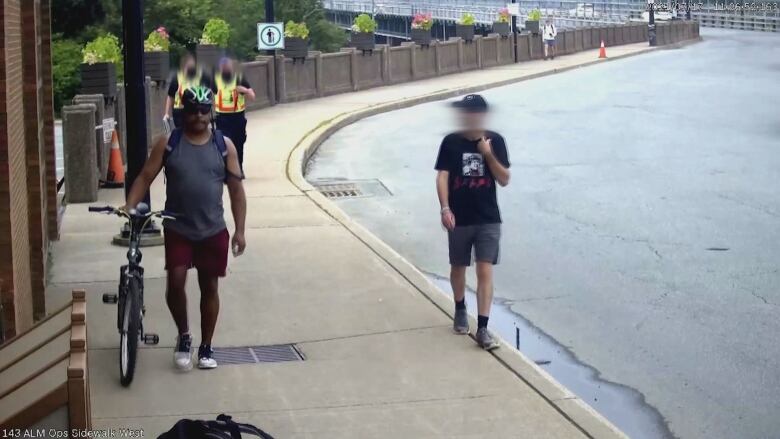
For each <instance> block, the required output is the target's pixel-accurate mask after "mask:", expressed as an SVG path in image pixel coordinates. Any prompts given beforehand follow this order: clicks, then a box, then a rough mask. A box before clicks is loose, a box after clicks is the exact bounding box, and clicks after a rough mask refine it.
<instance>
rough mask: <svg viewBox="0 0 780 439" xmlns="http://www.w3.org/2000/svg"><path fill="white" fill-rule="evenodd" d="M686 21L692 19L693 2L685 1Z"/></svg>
mask: <svg viewBox="0 0 780 439" xmlns="http://www.w3.org/2000/svg"><path fill="white" fill-rule="evenodd" d="M685 19H686V20H690V19H691V0H685Z"/></svg>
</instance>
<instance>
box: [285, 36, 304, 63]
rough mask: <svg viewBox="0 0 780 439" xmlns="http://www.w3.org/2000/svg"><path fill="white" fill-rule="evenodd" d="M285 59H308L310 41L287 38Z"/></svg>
mask: <svg viewBox="0 0 780 439" xmlns="http://www.w3.org/2000/svg"><path fill="white" fill-rule="evenodd" d="M282 53H283V54H284V56H285V58H292V59H294V60H295V59H306V56H307V55H308V54H309V40H306V39H303V38H296V37H287V38H285V39H284V50H282Z"/></svg>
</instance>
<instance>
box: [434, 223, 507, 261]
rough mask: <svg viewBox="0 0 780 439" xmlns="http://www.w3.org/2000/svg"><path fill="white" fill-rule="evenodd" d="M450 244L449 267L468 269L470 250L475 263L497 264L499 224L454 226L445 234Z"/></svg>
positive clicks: (499, 236) (499, 238) (499, 235)
mask: <svg viewBox="0 0 780 439" xmlns="http://www.w3.org/2000/svg"><path fill="white" fill-rule="evenodd" d="M447 236H448V240H449V244H450V265H457V266H461V267H468V266H469V265H471V250H472V249H473V250H474V256H475V258H476V260H477V262H490V263H492V264H493V265H495V264H498V251H499V241H500V240H501V224H500V223H495V224H479V225H473V226H456V227H455V230H453V231H451V232H447Z"/></svg>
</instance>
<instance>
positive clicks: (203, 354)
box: [198, 346, 217, 369]
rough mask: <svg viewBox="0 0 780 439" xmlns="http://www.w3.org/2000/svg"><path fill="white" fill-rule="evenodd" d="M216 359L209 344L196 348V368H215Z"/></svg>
mask: <svg viewBox="0 0 780 439" xmlns="http://www.w3.org/2000/svg"><path fill="white" fill-rule="evenodd" d="M216 368H217V360H215V359H214V350H212V349H211V346H201V347H199V348H198V369H216Z"/></svg>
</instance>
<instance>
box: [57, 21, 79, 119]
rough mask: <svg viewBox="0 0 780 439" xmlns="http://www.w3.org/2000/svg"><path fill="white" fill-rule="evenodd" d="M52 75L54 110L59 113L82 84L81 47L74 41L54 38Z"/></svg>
mask: <svg viewBox="0 0 780 439" xmlns="http://www.w3.org/2000/svg"><path fill="white" fill-rule="evenodd" d="M51 55H52V75H53V76H54V84H53V85H54V108H55V109H57V111H59V109H60V108H62V106H63V105H65V104H67V101H68V100H69V99H70V98H72V97H73V96H74V95H75V94H76V93H77V92H78V90H79V84H80V83H81V71H80V70H79V69H80V65H81V45H80V44H79V43H77V42H76V41H74V40H68V39H63V38H59V36H58V35H55V36H54V38H52V47H51Z"/></svg>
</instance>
